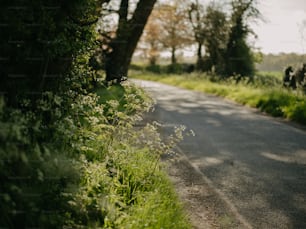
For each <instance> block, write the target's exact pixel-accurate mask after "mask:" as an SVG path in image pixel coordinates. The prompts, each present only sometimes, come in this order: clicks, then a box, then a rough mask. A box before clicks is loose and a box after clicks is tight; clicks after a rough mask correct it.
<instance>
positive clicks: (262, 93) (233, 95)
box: [132, 73, 306, 124]
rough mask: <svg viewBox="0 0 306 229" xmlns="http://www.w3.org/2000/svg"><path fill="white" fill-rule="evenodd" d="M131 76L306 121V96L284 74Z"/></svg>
mask: <svg viewBox="0 0 306 229" xmlns="http://www.w3.org/2000/svg"><path fill="white" fill-rule="evenodd" d="M132 77H135V78H140V79H145V80H152V81H158V82H162V83H166V84H171V85H174V86H178V87H182V88H186V89H190V90H195V91H200V92H206V93H211V94H214V95H218V96H222V97H225V98H229V99H231V100H234V101H236V102H238V103H241V104H244V105H248V106H251V107H256V108H258V109H260V110H261V111H263V112H266V113H268V114H270V115H272V116H275V117H283V118H286V119H288V120H292V121H295V122H298V123H300V124H306V96H305V95H304V94H303V93H302V92H301V91H292V90H287V89H284V88H282V81H281V73H259V74H257V75H256V76H255V77H253V78H250V79H245V80H242V81H240V82H238V83H237V81H236V80H234V79H229V80H219V79H218V78H217V79H216V76H211V75H206V74H189V75H166V74H164V75H157V74H149V73H142V74H137V73H134V74H133V75H132Z"/></svg>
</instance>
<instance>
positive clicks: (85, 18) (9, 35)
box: [0, 0, 104, 107]
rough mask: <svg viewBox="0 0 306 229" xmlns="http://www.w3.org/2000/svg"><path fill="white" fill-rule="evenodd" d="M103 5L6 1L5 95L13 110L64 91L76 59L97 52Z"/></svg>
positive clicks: (93, 0) (1, 14)
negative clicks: (97, 27)
mask: <svg viewBox="0 0 306 229" xmlns="http://www.w3.org/2000/svg"><path fill="white" fill-rule="evenodd" d="M103 1H104V0H89V1H85V0H79V1H74V0H69V1H65V2H63V1H57V0H48V1H45V0H35V1H34V0H33V1H23V0H11V1H8V0H4V1H1V7H0V21H1V37H0V50H1V59H0V69H1V70H0V74H1V77H0V85H1V86H0V90H1V92H2V93H3V94H4V95H5V97H4V98H5V100H6V101H7V105H12V106H15V107H16V106H18V105H19V104H18V100H19V98H20V97H23V96H25V95H27V98H28V99H29V98H30V97H31V98H33V99H34V100H35V99H36V98H39V97H40V94H41V93H42V92H43V91H45V90H58V87H59V86H60V85H61V83H62V80H63V79H64V78H65V76H66V75H65V73H67V72H68V70H69V69H70V67H71V65H72V63H73V61H74V58H76V56H78V55H80V54H83V53H87V52H88V50H89V49H90V48H92V47H93V45H94V41H95V31H94V26H95V22H96V21H97V19H98V16H99V11H100V5H101V4H102V2H103Z"/></svg>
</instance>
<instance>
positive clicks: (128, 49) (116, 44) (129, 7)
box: [100, 0, 156, 82]
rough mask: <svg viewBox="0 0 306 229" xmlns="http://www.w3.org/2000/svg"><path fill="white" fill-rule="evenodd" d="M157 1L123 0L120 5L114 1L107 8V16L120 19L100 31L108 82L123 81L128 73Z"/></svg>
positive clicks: (105, 9) (105, 10)
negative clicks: (136, 0)
mask: <svg viewBox="0 0 306 229" xmlns="http://www.w3.org/2000/svg"><path fill="white" fill-rule="evenodd" d="M155 2H156V0H139V1H138V2H137V4H136V5H135V4H134V3H135V1H129V0H121V1H120V4H119V5H116V3H118V1H112V0H110V1H109V3H108V5H107V7H105V8H104V12H106V14H107V15H109V14H111V15H112V16H114V14H115V15H116V16H117V21H116V22H112V23H110V27H109V30H106V31H105V30H100V33H101V35H102V37H103V42H104V43H103V57H104V64H105V71H106V81H118V82H120V81H122V79H123V78H124V77H126V76H127V74H128V67H129V65H130V63H131V58H132V55H133V53H134V51H135V48H136V46H137V43H138V41H139V39H140V37H141V35H142V32H143V29H144V27H145V25H146V22H147V20H148V18H149V16H150V13H151V11H152V10H153V7H154V4H155ZM114 7H115V8H116V9H114ZM103 25H104V24H103ZM114 27H115V29H113V28H114Z"/></svg>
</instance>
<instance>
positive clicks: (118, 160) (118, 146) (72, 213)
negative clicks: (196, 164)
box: [0, 80, 188, 228]
mask: <svg viewBox="0 0 306 229" xmlns="http://www.w3.org/2000/svg"><path fill="white" fill-rule="evenodd" d="M76 82H78V80H76ZM98 94H100V95H101V96H104V97H99V96H97V95H95V94H93V93H88V92H87V93H86V91H84V90H83V93H79V91H76V90H68V91H66V92H65V93H63V94H61V95H59V94H54V93H53V92H45V93H44V94H43V97H44V98H43V99H41V100H38V101H37V103H38V105H37V110H36V112H35V113H33V112H31V111H27V112H21V111H20V110H17V109H11V108H8V107H6V106H5V104H4V102H3V100H1V112H0V114H1V115H0V118H1V119H0V120H1V127H4V128H3V129H1V132H0V141H1V145H3V147H1V150H0V156H1V160H0V162H1V164H0V174H1V176H0V179H1V184H3V185H1V189H0V192H1V194H2V195H1V197H0V198H1V199H0V200H1V205H0V206H1V207H0V213H1V214H0V215H1V217H0V225H1V226H4V227H7V226H8V227H11V228H24V227H43V228H60V227H63V226H66V227H72V228H78V227H101V228H123V227H126V226H128V225H131V226H130V228H134V227H135V226H137V228H142V227H146V225H147V227H149V228H159V227H164V228H173V226H174V227H176V228H188V224H187V223H186V219H184V217H183V213H182V210H181V207H180V205H179V204H178V200H177V199H176V195H175V194H174V190H173V189H172V188H171V187H170V186H171V185H170V183H169V181H168V180H167V178H166V176H165V174H163V172H162V171H161V165H160V163H159V158H160V155H162V154H164V153H167V152H170V151H171V148H172V145H171V144H175V142H176V141H177V140H176V139H180V138H181V134H180V133H181V131H180V130H178V132H176V134H177V137H175V135H174V136H170V137H169V139H170V141H169V144H165V143H163V141H162V139H161V137H160V136H159V134H158V132H157V130H158V125H157V124H150V125H147V126H144V127H142V128H140V127H139V128H138V129H137V131H135V129H134V128H135V127H134V125H135V123H136V122H138V121H139V120H141V112H142V111H143V110H144V109H149V108H150V106H151V104H152V103H151V101H150V100H149V98H148V97H147V96H146V95H145V94H144V92H143V91H141V90H139V89H138V88H136V87H135V86H133V85H124V86H120V87H119V86H118V85H116V86H113V87H110V88H105V87H102V88H99V89H98ZM23 104H24V106H27V105H28V103H27V101H24V102H23ZM47 117H48V120H46V118H47ZM50 120H52V122H50ZM147 136H148V137H149V138H147ZM171 139H172V140H171ZM155 200H159V201H155ZM153 210H154V211H153ZM140 216H141V219H142V220H141V221H139V220H136V219H140V218H139V217H140Z"/></svg>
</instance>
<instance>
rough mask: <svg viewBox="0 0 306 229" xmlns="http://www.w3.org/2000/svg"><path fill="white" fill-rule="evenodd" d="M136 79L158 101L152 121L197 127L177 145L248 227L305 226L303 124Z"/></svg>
mask: <svg viewBox="0 0 306 229" xmlns="http://www.w3.org/2000/svg"><path fill="white" fill-rule="evenodd" d="M135 82H137V84H140V85H141V86H142V87H144V88H145V90H146V91H148V92H149V93H150V94H151V96H152V97H153V98H154V99H155V100H156V102H157V104H156V108H155V111H154V113H153V115H154V119H155V120H157V121H159V122H160V123H162V124H164V125H165V127H166V129H167V127H173V126H177V125H181V124H182V125H185V126H186V127H187V128H188V129H192V130H193V131H194V132H195V136H193V137H192V136H187V137H185V139H184V141H183V142H181V143H180V145H179V148H180V150H181V151H182V152H183V154H184V155H185V156H186V157H187V158H188V160H189V162H190V163H191V164H192V165H193V166H194V168H197V169H198V170H199V171H200V172H201V173H202V174H204V176H205V177H206V178H207V179H208V180H209V181H210V182H211V183H212V185H213V187H214V188H215V189H216V190H217V191H218V193H221V194H222V195H224V197H225V198H226V199H227V200H228V202H230V204H231V205H232V206H233V208H234V209H235V210H236V211H237V212H238V214H239V215H241V217H242V218H243V219H244V220H245V221H246V222H247V223H246V225H248V227H250V228H268V229H273V228H277V229H281V228H294V229H295V228H298V229H302V228H306V131H305V129H303V128H298V127H295V126H294V125H292V124H290V123H289V122H285V121H280V120H276V119H274V118H272V117H268V116H266V115H263V114H261V113H260V112H257V111H256V110H255V109H251V108H247V107H244V106H241V105H238V104H236V103H233V102H230V101H227V100H224V99H222V98H218V97H215V96H212V95H207V94H204V93H198V92H193V91H188V90H184V89H180V88H176V87H173V86H168V85H164V84H160V83H156V82H149V81H139V80H137V81H135ZM166 131H167V130H166Z"/></svg>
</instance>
